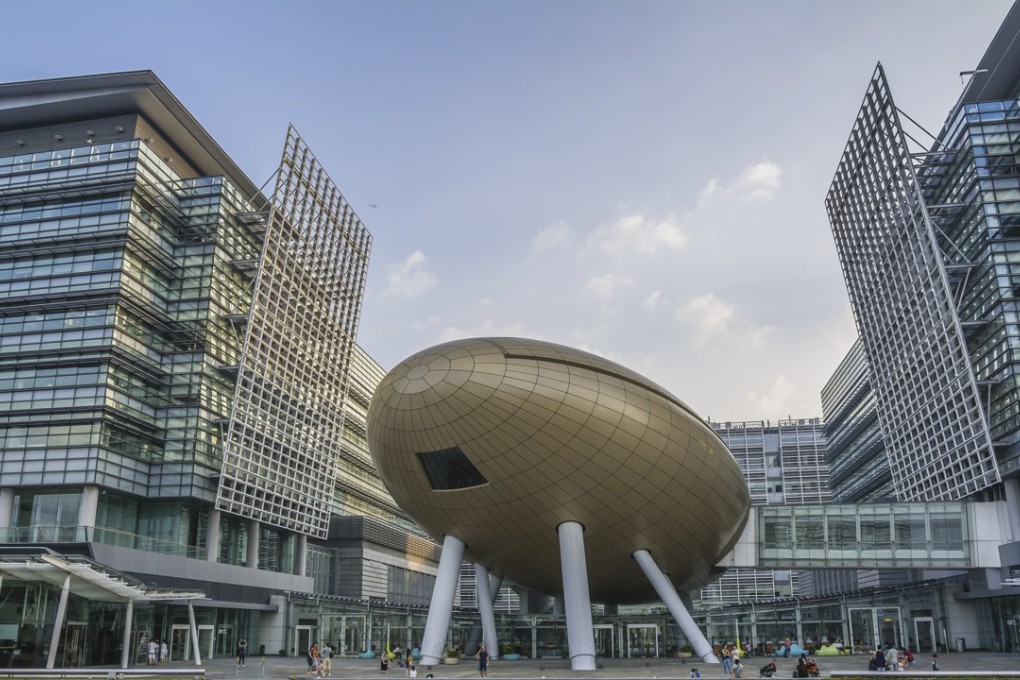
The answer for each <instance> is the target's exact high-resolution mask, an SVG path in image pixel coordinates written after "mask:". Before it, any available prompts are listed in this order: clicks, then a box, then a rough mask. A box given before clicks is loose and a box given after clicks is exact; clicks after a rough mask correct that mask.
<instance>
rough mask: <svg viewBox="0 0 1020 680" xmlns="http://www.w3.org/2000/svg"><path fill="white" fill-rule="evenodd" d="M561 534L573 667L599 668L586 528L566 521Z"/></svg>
mask: <svg viewBox="0 0 1020 680" xmlns="http://www.w3.org/2000/svg"><path fill="white" fill-rule="evenodd" d="M556 533H557V534H558V535H559V537H560V564H561V566H562V569H563V606H564V608H565V609H566V614H567V644H568V645H569V646H570V669H571V670H575V671H593V670H595V631H594V629H593V628H592V620H591V595H590V594H589V592H588V567H587V564H586V563H585V558H584V527H583V526H581V525H580V524H579V523H578V522H563V523H562V524H560V525H559V526H558V527H556Z"/></svg>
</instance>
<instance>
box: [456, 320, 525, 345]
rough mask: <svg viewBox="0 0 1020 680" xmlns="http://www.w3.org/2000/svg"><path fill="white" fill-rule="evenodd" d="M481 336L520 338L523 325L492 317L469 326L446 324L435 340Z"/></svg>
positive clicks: (523, 333) (522, 333)
mask: <svg viewBox="0 0 1020 680" xmlns="http://www.w3.org/2000/svg"><path fill="white" fill-rule="evenodd" d="M482 337H486V338H488V337H492V338H495V337H513V338H521V337H525V332H524V325H523V324H520V323H496V322H495V321H493V320H492V319H486V320H485V321H484V322H482V323H481V324H479V325H476V326H472V327H470V328H460V327H458V326H447V327H446V328H444V329H443V330H442V331H440V333H439V338H438V339H437V340H436V342H449V341H450V340H459V339H461V338H482ZM527 337H529V338H533V339H539V340H540V339H541V337H540V336H538V335H535V334H534V333H532V334H530V335H528V336H527Z"/></svg>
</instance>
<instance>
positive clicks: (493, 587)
mask: <svg viewBox="0 0 1020 680" xmlns="http://www.w3.org/2000/svg"><path fill="white" fill-rule="evenodd" d="M502 587H503V577H502V576H493V575H491V574H490V575H489V591H490V592H491V593H492V604H493V605H495V604H496V600H498V599H499V589H500V588H502Z"/></svg>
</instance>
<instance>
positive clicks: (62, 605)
mask: <svg viewBox="0 0 1020 680" xmlns="http://www.w3.org/2000/svg"><path fill="white" fill-rule="evenodd" d="M70 593H71V575H70V574H68V575H67V576H65V577H64V586H63V587H62V588H61V589H60V602H59V604H57V617H56V619H55V620H54V621H53V635H51V636H50V653H49V655H48V656H47V657H46V668H53V667H54V664H56V662H57V647H59V646H60V629H61V628H63V627H64V615H65V614H66V613H67V596H68V595H69V594H70Z"/></svg>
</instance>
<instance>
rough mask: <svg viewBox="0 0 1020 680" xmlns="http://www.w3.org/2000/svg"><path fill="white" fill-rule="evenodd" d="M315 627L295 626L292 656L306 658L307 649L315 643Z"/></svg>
mask: <svg viewBox="0 0 1020 680" xmlns="http://www.w3.org/2000/svg"><path fill="white" fill-rule="evenodd" d="M314 636H315V626H296V627H295V628H294V656H297V657H301V658H304V657H306V656H308V648H309V647H311V646H312V643H313V642H314V641H315V638H314Z"/></svg>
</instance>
